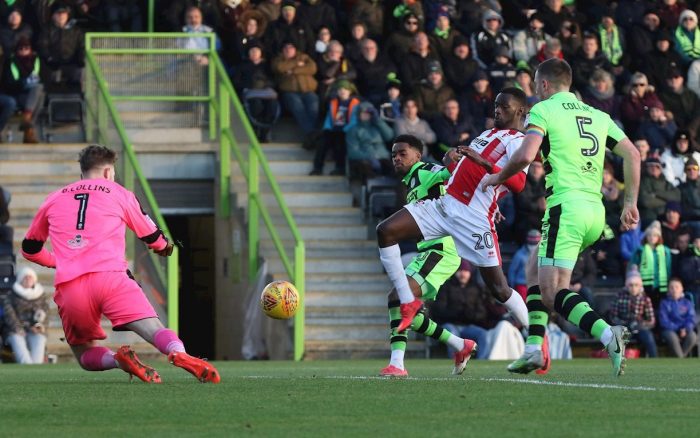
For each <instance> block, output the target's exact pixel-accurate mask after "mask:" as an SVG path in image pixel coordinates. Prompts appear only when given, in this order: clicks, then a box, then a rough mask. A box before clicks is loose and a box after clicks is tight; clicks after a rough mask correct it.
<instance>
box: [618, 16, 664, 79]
mask: <svg viewBox="0 0 700 438" xmlns="http://www.w3.org/2000/svg"><path fill="white" fill-rule="evenodd" d="M618 10H619V7H618ZM662 30H663V28H662V27H661V20H660V19H659V15H658V14H657V12H656V9H647V10H646V11H645V12H644V16H643V18H642V20H640V21H639V22H636V23H634V24H633V26H632V28H631V29H630V30H629V38H628V39H627V42H628V43H629V53H630V56H631V57H632V59H635V60H638V62H639V60H641V59H643V58H644V57H645V56H646V55H647V54H649V53H650V52H651V51H652V50H653V49H654V46H655V42H657V41H658V34H659V33H660V32H661V31H662ZM666 34H667V36H670V35H671V34H670V33H669V32H666ZM664 37H666V36H664ZM671 41H673V37H672V36H671ZM636 67H637V68H638V69H639V68H641V65H640V64H636Z"/></svg>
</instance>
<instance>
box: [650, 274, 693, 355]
mask: <svg viewBox="0 0 700 438" xmlns="http://www.w3.org/2000/svg"><path fill="white" fill-rule="evenodd" d="M659 325H660V327H661V336H663V338H664V339H665V340H666V343H667V344H668V346H669V347H670V348H671V351H672V352H673V354H674V355H675V356H676V357H687V356H688V353H690V350H692V349H693V347H694V346H695V344H697V343H698V335H697V333H695V327H696V325H695V307H694V306H693V303H692V302H691V301H690V300H689V299H688V298H685V296H684V295H683V283H681V281H680V280H679V279H677V278H672V279H671V281H670V283H669V285H668V296H667V297H666V298H665V299H664V300H662V301H661V307H660V309H659Z"/></svg>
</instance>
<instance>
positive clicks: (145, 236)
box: [124, 192, 173, 257]
mask: <svg viewBox="0 0 700 438" xmlns="http://www.w3.org/2000/svg"><path fill="white" fill-rule="evenodd" d="M124 213H125V215H124V220H125V222H126V226H128V227H129V228H130V229H131V230H132V231H133V232H134V233H135V234H136V235H137V236H138V238H139V239H140V240H141V241H143V242H144V243H145V244H146V245H148V247H149V248H151V249H152V250H153V252H155V253H156V254H158V255H160V256H163V257H167V256H169V255H170V254H172V253H173V244H172V243H170V242H168V238H167V237H165V234H163V231H161V229H160V228H158V226H157V225H156V224H155V222H153V220H151V218H150V217H149V216H148V215H147V214H146V212H145V211H143V209H142V208H141V204H140V203H139V201H138V199H136V196H135V195H134V194H133V193H131V192H128V195H127V202H126V205H125V207H124Z"/></svg>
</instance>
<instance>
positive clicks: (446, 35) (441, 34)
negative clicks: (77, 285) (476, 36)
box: [430, 11, 462, 62]
mask: <svg viewBox="0 0 700 438" xmlns="http://www.w3.org/2000/svg"><path fill="white" fill-rule="evenodd" d="M461 36H462V34H461V33H459V31H458V30H457V29H455V28H453V27H452V26H451V23H450V16H449V14H448V13H447V12H446V11H443V12H440V13H439V14H438V17H437V22H436V26H435V29H433V30H432V32H431V35H430V46H431V47H432V48H433V49H435V50H436V51H437V53H438V55H439V56H440V60H441V61H442V62H445V60H446V59H447V58H448V57H449V56H450V55H451V54H452V47H453V46H454V41H455V38H457V37H461Z"/></svg>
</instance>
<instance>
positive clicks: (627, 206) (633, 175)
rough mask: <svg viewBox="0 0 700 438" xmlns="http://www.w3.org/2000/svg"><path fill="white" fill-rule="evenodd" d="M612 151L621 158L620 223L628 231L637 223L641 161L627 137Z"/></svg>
mask: <svg viewBox="0 0 700 438" xmlns="http://www.w3.org/2000/svg"><path fill="white" fill-rule="evenodd" d="M612 151H613V153H614V154H615V155H618V156H620V157H622V159H623V161H624V164H623V172H624V176H625V197H624V204H623V209H622V216H621V217H620V221H621V222H622V225H623V227H625V229H629V228H630V226H631V225H632V224H636V223H638V222H639V211H638V210H637V196H638V195H639V172H640V168H641V163H640V161H641V159H640V158H639V151H637V148H636V147H634V144H632V142H631V141H630V140H629V139H628V138H627V137H625V138H623V139H622V140H620V141H619V142H617V144H616V145H615V147H613V149H612Z"/></svg>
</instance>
